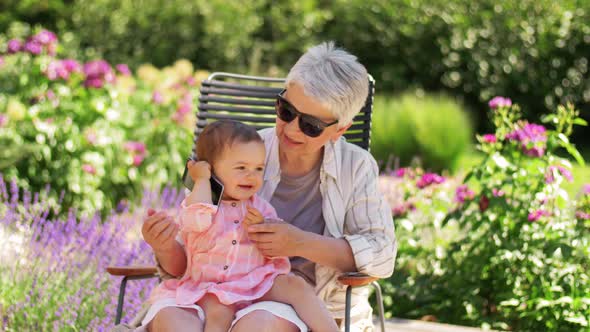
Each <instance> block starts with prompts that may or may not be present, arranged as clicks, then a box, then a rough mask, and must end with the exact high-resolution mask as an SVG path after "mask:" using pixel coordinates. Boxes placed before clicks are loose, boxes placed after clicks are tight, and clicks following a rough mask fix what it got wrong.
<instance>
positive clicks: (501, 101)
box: [488, 96, 512, 110]
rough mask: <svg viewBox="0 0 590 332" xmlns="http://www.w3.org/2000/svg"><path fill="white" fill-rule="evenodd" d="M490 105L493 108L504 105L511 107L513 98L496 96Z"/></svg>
mask: <svg viewBox="0 0 590 332" xmlns="http://www.w3.org/2000/svg"><path fill="white" fill-rule="evenodd" d="M488 106H489V107H490V108H491V109H493V110H495V109H497V108H502V107H510V106H512V100H510V98H505V97H502V96H496V97H494V98H492V100H490V101H489V102H488Z"/></svg>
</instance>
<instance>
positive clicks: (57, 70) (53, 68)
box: [45, 60, 70, 81]
mask: <svg viewBox="0 0 590 332" xmlns="http://www.w3.org/2000/svg"><path fill="white" fill-rule="evenodd" d="M45 75H46V76H47V78H49V79H50V80H52V81H55V80H56V79H58V78H61V79H63V80H66V81H67V80H68V78H70V72H69V71H68V69H67V68H66V67H65V66H64V65H63V62H62V61H60V60H54V61H51V62H50V63H49V65H48V66H47V69H46V70H45Z"/></svg>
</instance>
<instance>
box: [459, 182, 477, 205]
mask: <svg viewBox="0 0 590 332" xmlns="http://www.w3.org/2000/svg"><path fill="white" fill-rule="evenodd" d="M474 197H475V193H474V192H473V190H471V189H469V187H467V185H466V184H463V185H460V186H459V187H457V190H455V202H457V203H460V204H463V203H465V201H466V200H472V199H473V198H474Z"/></svg>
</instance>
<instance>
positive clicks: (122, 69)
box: [115, 63, 131, 76]
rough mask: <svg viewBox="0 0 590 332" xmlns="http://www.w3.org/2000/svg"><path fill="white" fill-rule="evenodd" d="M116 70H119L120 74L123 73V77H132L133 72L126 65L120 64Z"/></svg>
mask: <svg viewBox="0 0 590 332" xmlns="http://www.w3.org/2000/svg"><path fill="white" fill-rule="evenodd" d="M115 68H117V70H118V71H119V73H121V74H122V75H123V76H131V70H129V66H127V65H126V64H124V63H120V64H118V65H116V66H115Z"/></svg>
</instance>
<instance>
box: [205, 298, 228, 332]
mask: <svg viewBox="0 0 590 332" xmlns="http://www.w3.org/2000/svg"><path fill="white" fill-rule="evenodd" d="M197 304H198V305H199V306H200V307H201V308H203V311H205V331H204V332H214V331H221V332H227V331H229V328H230V325H231V322H232V321H233V320H234V315H235V313H236V308H235V306H234V305H233V304H230V305H226V304H223V303H220V302H219V300H218V299H217V297H216V296H215V295H213V294H205V296H203V298H201V299H200V300H199V301H198V302H197Z"/></svg>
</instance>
